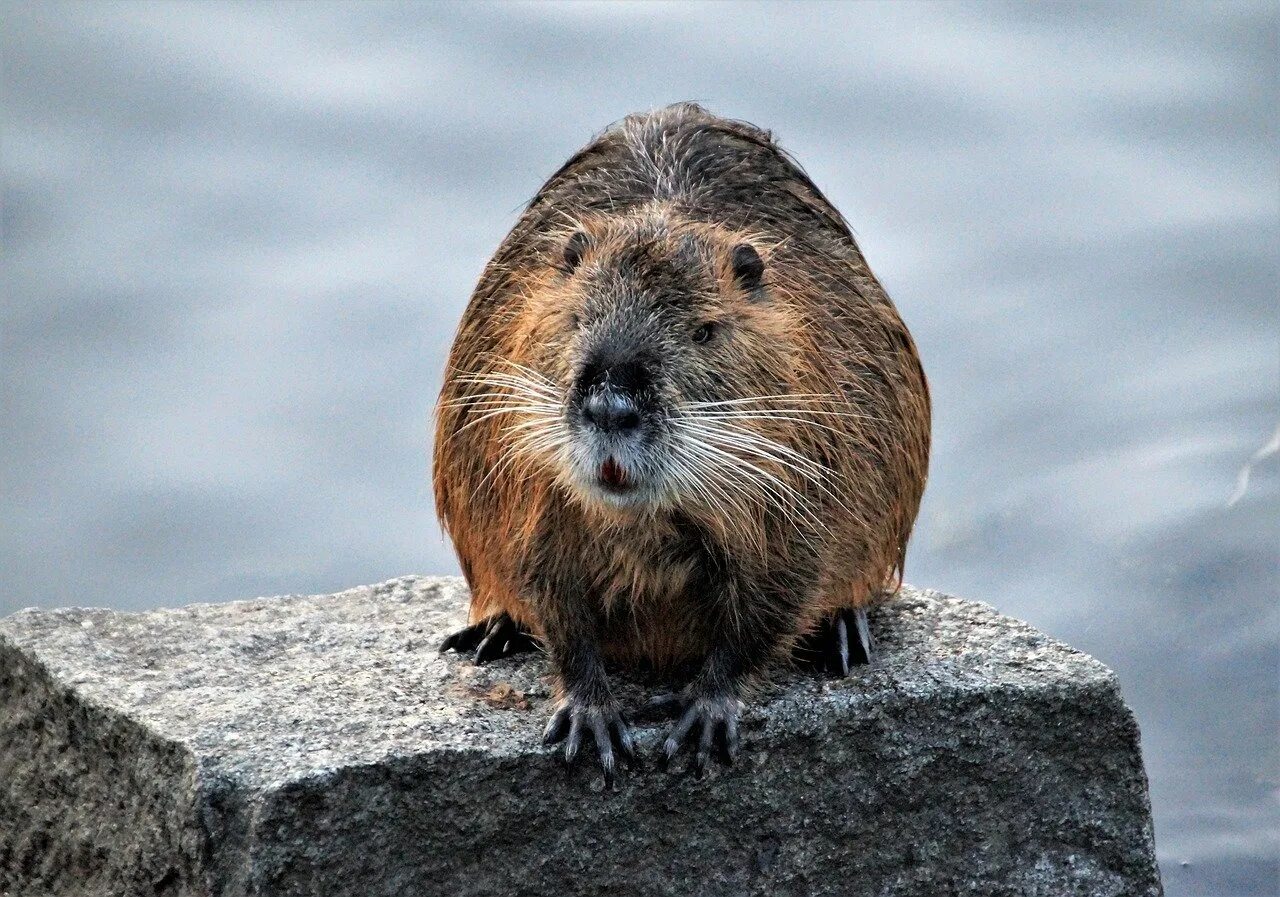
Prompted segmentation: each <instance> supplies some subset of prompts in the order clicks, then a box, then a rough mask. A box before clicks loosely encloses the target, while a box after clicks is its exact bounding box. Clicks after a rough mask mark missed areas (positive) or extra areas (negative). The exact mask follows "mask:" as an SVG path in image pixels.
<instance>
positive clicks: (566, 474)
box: [492, 214, 812, 509]
mask: <svg viewBox="0 0 1280 897" xmlns="http://www.w3.org/2000/svg"><path fill="white" fill-rule="evenodd" d="M546 239H547V243H546V249H545V252H544V253H543V256H544V257H545V261H546V264H545V266H542V267H543V270H540V271H538V272H529V274H530V275H531V277H530V279H529V280H528V281H526V284H527V286H526V289H525V296H524V305H523V308H522V310H521V312H520V314H519V317H518V318H517V319H516V320H515V321H513V322H512V324H513V327H512V329H511V331H509V335H510V336H511V337H512V339H513V341H514V342H513V343H509V344H508V346H509V347H510V348H511V349H512V353H511V357H508V358H506V359H498V361H499V363H498V364H497V365H496V366H495V369H494V373H493V374H492V377H496V378H497V381H493V385H496V386H497V387H498V391H499V392H505V393H508V394H515V395H516V400H515V402H514V404H510V405H508V406H507V407H508V408H509V410H512V411H514V412H515V413H516V414H517V420H516V422H515V423H513V424H511V425H510V426H509V427H508V428H507V430H506V431H505V432H507V433H508V434H510V436H511V440H512V443H511V444H512V448H513V449H514V450H515V451H517V452H519V453H520V454H522V455H524V456H526V457H528V456H533V457H534V458H535V459H537V460H540V461H544V462H546V463H547V464H548V465H549V466H550V467H551V469H552V471H553V475H554V476H556V478H557V479H559V480H560V481H561V482H562V483H564V484H565V485H567V486H568V487H569V488H570V490H571V491H572V492H573V493H574V494H575V495H577V497H578V498H579V499H580V500H581V501H583V502H584V503H585V504H595V505H596V506H602V507H613V508H635V509H657V508H662V507H674V506H680V505H698V504H700V505H702V506H704V507H705V506H707V505H711V506H715V505H719V506H721V507H722V508H723V507H724V506H725V505H726V504H728V505H733V504H735V503H736V501H737V499H736V498H735V495H740V493H741V488H740V486H741V485H742V484H741V483H737V482H735V481H736V480H753V481H756V482H757V485H758V486H760V484H763V486H762V487H761V488H764V489H765V491H768V490H769V489H770V488H772V489H778V488H781V485H775V486H773V487H770V486H769V484H768V480H767V479H762V478H761V477H762V472H765V473H767V472H768V470H770V469H772V468H774V467H777V466H781V467H782V468H786V467H787V466H788V465H789V464H792V465H793V464H794V461H795V459H794V458H792V457H790V455H791V454H792V453H793V452H794V448H793V447H792V446H788V445H786V444H785V442H787V441H788V440H785V439H784V440H783V443H782V444H780V443H779V442H778V440H777V439H776V438H774V437H775V436H776V434H771V427H776V426H778V425H779V424H781V425H782V426H783V427H790V428H791V429H793V430H794V429H795V428H794V426H793V425H790V424H788V423H787V422H786V417H787V415H785V414H780V413H779V408H780V407H781V409H782V411H787V410H788V409H789V407H790V406H791V405H794V404H795V403H796V401H801V400H803V399H804V398H805V397H804V396H803V395H797V393H798V392H799V390H798V389H797V385H798V383H799V382H800V381H801V380H802V379H803V377H802V374H801V369H802V368H804V367H805V365H804V361H803V359H804V357H805V354H806V353H804V351H803V350H802V348H801V341H802V340H805V339H807V338H808V334H807V332H806V330H805V327H804V321H803V318H802V317H801V316H800V315H799V314H797V312H796V311H795V309H794V307H793V306H792V305H791V304H790V303H789V302H787V301H786V298H785V296H786V294H785V291H784V290H783V289H781V284H780V283H779V282H778V281H777V280H776V279H775V278H773V277H771V274H772V273H774V272H771V271H770V268H769V255H770V251H771V249H772V247H770V246H769V245H768V242H767V241H766V240H763V239H761V238H759V237H758V236H755V237H753V235H750V234H743V233H738V232H732V231H729V230H727V229H725V228H722V227H719V226H714V225H707V224H702V223H696V222H688V221H682V220H678V219H673V218H672V217H671V216H669V215H660V214H650V215H643V214H637V215H635V216H616V215H613V216H601V217H600V218H598V219H591V220H586V221H580V222H575V225H574V226H573V227H572V228H571V229H568V230H566V231H565V232H562V233H557V234H554V235H547V237H546ZM809 357H812V354H811V353H810V354H809ZM504 362H505V363H504ZM499 401H502V400H499ZM793 419H794V418H793ZM753 470H754V471H755V474H754V475H753V474H752V471H753ZM770 476H772V474H770ZM780 483H781V481H780V480H779V484H780Z"/></svg>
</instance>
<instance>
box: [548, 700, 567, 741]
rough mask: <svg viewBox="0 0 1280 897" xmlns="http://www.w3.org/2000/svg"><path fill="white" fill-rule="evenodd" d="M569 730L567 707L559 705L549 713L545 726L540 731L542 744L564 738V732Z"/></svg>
mask: <svg viewBox="0 0 1280 897" xmlns="http://www.w3.org/2000/svg"><path fill="white" fill-rule="evenodd" d="M568 731H569V708H568V707H561V708H560V709H559V710H557V711H556V712H555V713H553V714H551V719H549V720H548V721H547V728H546V729H545V730H543V733H542V743H543V744H555V743H556V742H558V741H562V740H563V739H564V736H565V734H566V733H567V732H568Z"/></svg>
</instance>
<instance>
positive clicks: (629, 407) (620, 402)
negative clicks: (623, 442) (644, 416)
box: [582, 389, 640, 436]
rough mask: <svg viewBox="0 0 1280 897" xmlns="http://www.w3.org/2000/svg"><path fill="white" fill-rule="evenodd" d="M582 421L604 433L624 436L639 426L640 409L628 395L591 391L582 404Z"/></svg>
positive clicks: (610, 390) (614, 391) (606, 390)
mask: <svg viewBox="0 0 1280 897" xmlns="http://www.w3.org/2000/svg"><path fill="white" fill-rule="evenodd" d="M582 417H583V419H584V420H585V421H586V422H587V423H589V424H591V425H592V426H594V427H596V428H597V429H598V430H601V431H603V432H605V433H616V434H617V435H619V436H625V435H627V434H628V433H629V432H631V431H632V430H635V429H636V428H637V427H639V426H640V409H639V408H638V407H637V406H636V403H635V400H634V399H633V398H632V397H631V396H630V395H628V394H626V393H622V392H617V391H616V390H613V389H593V390H591V392H589V393H588V394H587V397H586V399H585V401H583V403H582Z"/></svg>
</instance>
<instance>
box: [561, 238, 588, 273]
mask: <svg viewBox="0 0 1280 897" xmlns="http://www.w3.org/2000/svg"><path fill="white" fill-rule="evenodd" d="M586 251H587V235H586V234H585V233H583V232H582V231H580V230H577V231H574V232H573V236H572V237H570V238H569V242H567V243H565V244H564V273H566V274H572V273H573V270H574V269H575V268H577V267H578V264H579V263H580V262H581V261H582V256H583V253H585V252H586Z"/></svg>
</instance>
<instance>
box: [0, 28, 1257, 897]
mask: <svg viewBox="0 0 1280 897" xmlns="http://www.w3.org/2000/svg"><path fill="white" fill-rule="evenodd" d="M0 9H2V19H0V25H2V27H0V64H2V65H3V91H4V94H3V123H2V131H0V140H2V143H0V147H2V149H3V172H4V184H5V192H4V201H3V253H2V256H0V258H2V264H3V279H2V281H0V282H2V283H3V298H2V303H3V304H2V306H0V309H2V310H0V339H2V340H3V344H2V346H0V390H2V392H0V396H2V398H3V415H4V416H3V429H2V430H0V435H2V437H3V438H2V440H0V476H2V477H3V479H2V480H0V484H2V492H0V496H2V498H0V502H2V504H0V514H2V515H3V520H4V524H3V527H0V554H2V557H3V563H2V564H0V614H3V613H8V612H10V611H13V610H16V609H17V608H19V607H22V606H26V605H43V606H55V605H67V604H91V605H109V606H113V607H120V608H145V607H154V606H158V605H168V604H176V603H183V602H191V601H221V600H225V599H232V598H242V597H248V596H253V595H263V594H273V593H281V592H318V591H333V590H336V589H339V588H341V587H344V586H350V585H355V584H359V583H367V582H373V581H377V580H381V579H385V578H388V577H391V576H394V575H398V574H402V573H408V572H454V571H456V570H457V565H456V562H455V560H454V558H453V555H452V552H451V549H450V548H449V546H448V544H447V543H446V542H445V541H444V540H443V539H442V537H441V534H440V532H439V530H438V528H437V526H436V524H435V521H434V516H433V511H432V508H431V501H430V488H429V479H428V477H429V471H428V457H429V418H430V413H431V407H432V402H433V399H434V397H435V394H436V392H437V390H438V388H439V382H440V376H441V368H442V364H443V358H444V354H445V352H446V350H447V347H448V345H449V341H450V339H451V336H452V332H453V328H454V326H455V323H456V322H457V320H458V318H459V316H460V314H461V312H462V308H463V306H464V304H465V302H466V300H467V297H468V293H469V291H470V289H471V287H472V285H473V284H474V282H475V279H476V277H477V276H478V274H479V272H480V270H481V268H482V266H483V265H484V263H485V261H486V259H487V257H488V255H489V254H490V253H491V252H492V251H493V249H494V248H495V247H496V246H497V244H498V242H499V241H500V240H501V238H502V236H503V235H504V233H505V232H506V230H507V229H508V228H509V227H510V226H511V224H512V223H513V222H514V220H515V216H516V214H517V210H518V207H519V206H520V204H521V203H522V202H523V201H524V200H526V199H527V198H528V197H529V196H530V195H531V194H532V192H533V191H534V190H535V189H536V187H537V186H538V184H539V183H540V181H541V179H542V178H543V177H545V176H546V175H547V174H549V173H550V172H551V171H553V170H554V169H555V168H556V167H557V166H558V165H559V164H560V162H562V161H563V160H564V159H565V158H566V157H567V156H568V155H569V154H570V153H571V152H573V151H574V150H575V149H576V148H577V147H578V146H580V145H581V144H582V143H584V142H585V141H586V139H587V138H588V137H589V136H590V135H591V134H592V133H593V132H594V131H596V130H598V129H599V128H601V127H603V126H604V125H605V124H607V123H608V122H610V121H612V120H614V119H616V118H619V117H620V116H622V115H623V114H625V113H627V112H629V111H632V110H637V109H645V108H650V107H653V106H657V105H662V104H665V103H667V102H670V101H673V100H679V99H696V100H699V101H702V102H703V103H705V104H706V105H708V106H709V107H710V108H711V109H713V110H714V111H717V112H721V113H723V114H727V115H732V116H735V117H740V118H746V119H748V120H751V121H753V122H756V123H758V124H761V125H764V126H767V127H770V128H773V129H775V131H776V132H777V133H778V134H779V136H780V138H781V139H782V141H783V142H784V144H785V145H786V146H787V147H788V148H790V149H791V150H792V151H794V152H795V153H796V155H797V156H798V157H799V158H800V159H801V161H802V162H803V163H804V164H805V165H806V167H807V168H808V170H809V172H810V174H811V175H812V176H813V178H814V180H815V181H817V183H818V184H819V185H820V186H821V187H822V188H823V189H824V190H825V191H826V193H827V195H828V196H829V197H831V199H832V200H833V201H834V202H835V203H836V204H837V205H838V206H839V207H840V208H841V209H842V210H843V211H844V212H845V213H846V215H847V216H848V218H849V220H850V221H851V222H852V223H853V225H854V228H855V230H856V231H857V233H858V236H859V239H860V241H861V243H862V246H863V248H864V250H865V252H866V255H867V257H868V259H869V260H870V261H871V264H872V265H873V267H874V268H875V270H876V271H877V272H878V274H879V275H880V277H881V278H882V280H883V281H884V282H885V284H886V286H887V287H888V289H889V291H890V293H891V295H892V296H893V297H894V299H895V300H896V302H897V304H898V306H899V307H900V309H901V310H902V313H903V315H904V317H905V318H906V320H907V322H908V324H909V325H910V326H911V328H912V330H913V332H914V334H915V336H916V338H917V340H918V342H919V344H920V347H921V351H922V353H923V356H924V359H925V363H926V369H927V370H928V373H929V375H930V378H931V381H932V386H933V394H934V402H935V410H936V429H935V434H934V455H933V457H934V461H933V467H932V477H931V481H930V485H929V491H928V494H927V496H926V501H925V506H924V509H923V511H922V514H921V519H920V525H919V527H918V529H917V535H916V537H915V541H914V543H913V546H914V547H913V548H912V551H911V554H910V558H909V563H908V570H907V573H908V578H909V579H910V580H911V581H913V582H915V583H918V584H921V585H929V586H934V587H937V588H941V589H945V590H948V591H951V592H954V593H957V594H960V595H964V596H966V597H969V598H976V599H982V600H984V601H988V602H991V603H992V604H994V605H995V606H996V607H998V608H1000V609H1001V610H1003V611H1005V612H1007V613H1010V614H1013V615H1014V616H1018V617H1022V618H1024V619H1027V620H1030V621H1031V622H1033V623H1034V624H1035V625H1037V626H1039V627H1041V628H1042V629H1044V630H1046V631H1048V632H1049V633H1051V634H1053V635H1055V636H1057V637H1059V638H1062V639H1064V640H1066V641H1068V642H1070V643H1072V644H1074V645H1076V646H1078V647H1080V648H1081V649H1083V650H1086V651H1088V652H1089V653H1091V654H1093V655H1095V656H1097V657H1099V658H1100V659H1101V660H1103V661H1104V662H1106V663H1107V664H1109V665H1111V666H1112V667H1114V668H1115V669H1116V670H1117V671H1118V673H1119V675H1120V678H1121V680H1122V682H1123V684H1124V688H1125V694H1126V695H1127V697H1128V699H1129V701H1130V702H1131V703H1132V705H1133V707H1134V708H1135V710H1136V712H1137V715H1138V718H1139V721H1140V723H1141V726H1142V732H1143V745H1144V750H1145V755H1146V761H1147V764H1148V770H1149V773H1150V776H1151V785H1152V795H1153V800H1154V805H1155V813H1156V835H1157V842H1158V845H1159V852H1160V859H1161V862H1162V865H1163V869H1164V875H1165V879H1166V885H1167V888H1168V891H1169V893H1170V894H1171V895H1175V897H1176V895H1214V897H1221V895H1231V894H1274V893H1277V892H1280V885H1278V881H1280V861H1278V860H1277V853H1278V851H1280V811H1278V803H1277V794H1278V789H1280V771H1278V769H1277V767H1278V765H1280V764H1278V761H1280V756H1278V752H1277V733H1278V730H1280V724H1278V721H1277V711H1278V701H1277V687H1278V682H1280V676H1278V673H1280V649H1278V647H1277V645H1278V642H1280V609H1278V605H1277V601H1276V599H1277V594H1278V592H1280V589H1278V588H1277V586H1278V585H1280V561H1278V556H1277V554H1278V549H1277V545H1280V526H1278V524H1280V516H1278V515H1277V511H1280V455H1271V456H1269V457H1265V458H1262V459H1261V460H1260V461H1258V463H1257V464H1256V465H1255V466H1254V468H1253V470H1252V476H1251V477H1250V479H1249V482H1248V485H1247V488H1246V489H1245V491H1244V493H1243V495H1242V496H1241V497H1239V498H1238V500H1237V501H1236V502H1235V503H1234V504H1231V505H1230V506H1228V499H1229V498H1230V497H1231V496H1232V494H1233V491H1235V489H1236V484H1237V477H1238V474H1239V473H1240V471H1241V469H1242V467H1243V466H1244V464H1245V463H1246V461H1247V460H1248V459H1249V458H1250V456H1251V455H1253V453H1255V452H1257V451H1259V450H1260V449H1262V448H1263V446H1264V445H1265V444H1266V443H1267V442H1268V440H1269V439H1270V438H1271V437H1272V434H1273V433H1275V431H1276V427H1277V422H1278V421H1280V317H1278V316H1277V297H1278V295H1280V293H1278V290H1277V287H1278V286H1280V277H1278V271H1277V266H1278V261H1277V260H1278V259H1280V159H1278V157H1277V154H1278V150H1277V146H1278V144H1277V130H1278V128H1277V124H1278V120H1280V116H1278V113H1277V110H1280V90H1278V88H1277V83H1278V72H1280V61H1278V60H1280V46H1278V39H1277V33H1278V31H1277V29H1278V26H1277V20H1278V13H1277V7H1276V5H1274V4H1245V5H1214V6H1160V7H1155V6H1139V5H1137V4H1127V3H1126V4H1123V5H1121V4H1116V5H1107V6H1067V5H1056V6H1051V7H1050V6H1040V5H1035V6H1032V5H1008V6H1005V5H981V6H973V5H959V4H932V5H910V4H905V3H902V4H898V3H895V4H888V5H877V4H870V3H868V4H858V5H828V6H818V7H815V6H808V7H804V6H794V5H792V6H785V7H783V6H755V5H753V6H728V5H713V6H658V5H652V6H649V5H646V6H613V5H609V6H604V5H573V6H535V5H508V6H500V7H496V6H490V7H475V6H467V7H461V6H445V5H421V6H398V5H391V6H383V5H372V4H369V5H359V6H308V7H302V6H297V5H289V4H276V5H269V6H268V5H262V6H258V5H252V6H251V5H229V6H227V5H211V4H201V5H198V6H195V5H192V6H184V5H136V6H110V5H107V4H98V3H95V4H80V5H74V6H71V5H68V6H54V5H48V4H38V3H37V4H25V3H24V4H5V5H4V6H3V7H2V8H0Z"/></svg>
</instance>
